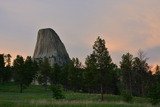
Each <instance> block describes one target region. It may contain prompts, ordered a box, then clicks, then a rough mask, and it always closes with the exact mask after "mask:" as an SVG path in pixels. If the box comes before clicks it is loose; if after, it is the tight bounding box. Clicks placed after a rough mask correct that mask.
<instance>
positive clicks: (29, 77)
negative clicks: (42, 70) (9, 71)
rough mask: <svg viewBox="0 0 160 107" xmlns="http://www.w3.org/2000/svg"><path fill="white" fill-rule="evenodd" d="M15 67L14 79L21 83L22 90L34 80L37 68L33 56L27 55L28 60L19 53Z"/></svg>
mask: <svg viewBox="0 0 160 107" xmlns="http://www.w3.org/2000/svg"><path fill="white" fill-rule="evenodd" d="M13 68H14V81H15V82H16V83H17V84H19V86H20V92H21V93H22V90H23V89H24V88H27V87H28V86H29V85H30V84H31V82H32V81H33V79H34V77H35V73H36V69H35V66H34V63H33V61H32V59H31V57H27V58H26V60H24V59H23V57H22V56H20V55H17V57H16V59H15V60H14V62H13Z"/></svg>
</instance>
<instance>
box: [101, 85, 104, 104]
mask: <svg viewBox="0 0 160 107" xmlns="http://www.w3.org/2000/svg"><path fill="white" fill-rule="evenodd" d="M103 100H104V96H103V84H101V101H103Z"/></svg>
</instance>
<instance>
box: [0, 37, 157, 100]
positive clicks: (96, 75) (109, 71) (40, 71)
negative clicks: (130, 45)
mask: <svg viewBox="0 0 160 107" xmlns="http://www.w3.org/2000/svg"><path fill="white" fill-rule="evenodd" d="M147 59H148V58H147V57H146V56H145V53H144V52H143V51H138V55H137V56H136V57H134V56H133V55H132V54H130V53H125V54H123V55H122V59H121V61H120V66H119V67H118V66H117V65H116V64H114V63H113V61H112V58H111V56H110V54H109V51H108V49H107V47H106V44H105V40H104V39H101V38H100V37H98V38H97V40H96V41H95V42H94V45H93V52H92V53H91V54H90V55H88V56H87V58H86V59H85V65H82V63H81V62H80V61H79V59H78V58H72V59H71V60H70V62H69V63H67V64H65V65H63V66H59V65H58V64H54V65H52V66H51V65H50V64H49V61H48V59H47V58H44V59H43V60H39V61H36V60H34V59H32V58H31V57H30V56H27V58H26V59H24V58H23V57H22V56H20V55H17V57H16V58H15V59H14V61H13V64H12V65H11V55H10V54H7V55H4V54H0V83H6V82H15V83H17V84H18V85H19V87H20V92H23V89H25V88H27V87H28V86H29V85H30V84H31V83H32V84H33V83H35V82H38V83H39V84H40V85H42V86H44V88H45V89H46V90H47V88H48V86H50V85H51V86H53V85H61V86H63V88H64V89H65V90H72V91H75V92H86V93H100V94H101V99H102V100H103V99H104V98H103V94H104V93H107V94H114V95H119V94H121V93H123V92H125V93H127V94H129V95H131V96H140V97H148V96H152V97H155V96H156V95H157V94H158V95H160V91H157V90H160V67H159V66H157V67H156V73H155V74H152V72H151V71H150V68H149V65H148V63H147ZM155 90H156V91H155ZM159 98H160V97H159ZM155 99H157V96H156V97H155Z"/></svg>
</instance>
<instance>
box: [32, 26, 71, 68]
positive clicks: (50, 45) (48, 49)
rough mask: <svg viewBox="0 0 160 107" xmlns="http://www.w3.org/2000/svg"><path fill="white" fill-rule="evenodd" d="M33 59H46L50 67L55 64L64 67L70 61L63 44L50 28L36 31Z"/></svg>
mask: <svg viewBox="0 0 160 107" xmlns="http://www.w3.org/2000/svg"><path fill="white" fill-rule="evenodd" d="M33 58H34V59H35V60H38V59H44V58H48V60H49V63H50V64H51V66H53V65H54V64H55V63H57V64H58V65H64V64H66V63H68V62H69V60H70V58H69V55H68V53H67V51H66V48H65V46H64V44H63V43H62V41H61V40H60V38H59V36H58V35H57V33H56V32H55V31H54V30H53V29H51V28H46V29H40V30H39V31H38V37H37V43H36V47H35V51H34V55H33Z"/></svg>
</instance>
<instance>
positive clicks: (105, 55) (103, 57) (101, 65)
mask: <svg viewBox="0 0 160 107" xmlns="http://www.w3.org/2000/svg"><path fill="white" fill-rule="evenodd" d="M93 55H94V56H95V60H96V63H95V65H96V69H97V71H98V72H99V74H100V90H101V100H102V101H103V100H104V97H103V94H104V91H105V85H106V81H107V78H106V77H107V74H108V72H109V71H110V70H111V69H112V67H111V65H112V64H113V63H112V59H111V57H110V55H109V52H108V50H107V48H106V47H105V40H104V39H101V38H100V37H98V38H97V40H96V41H95V42H94V45H93Z"/></svg>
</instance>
